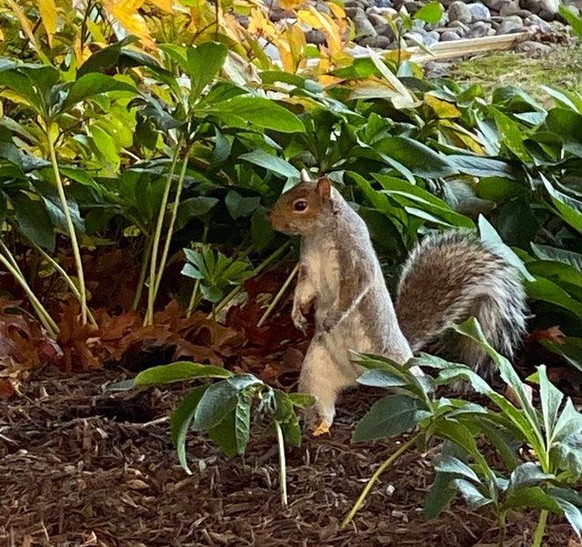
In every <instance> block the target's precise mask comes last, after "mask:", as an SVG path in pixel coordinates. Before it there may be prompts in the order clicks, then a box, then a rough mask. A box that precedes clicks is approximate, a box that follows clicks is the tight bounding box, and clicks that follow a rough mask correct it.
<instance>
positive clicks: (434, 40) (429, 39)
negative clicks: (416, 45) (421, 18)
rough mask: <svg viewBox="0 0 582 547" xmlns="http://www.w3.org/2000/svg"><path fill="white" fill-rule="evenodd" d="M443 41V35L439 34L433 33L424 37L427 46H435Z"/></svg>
mask: <svg viewBox="0 0 582 547" xmlns="http://www.w3.org/2000/svg"><path fill="white" fill-rule="evenodd" d="M440 39H441V35H440V34H439V33H438V32H435V31H431V32H429V33H428V34H427V35H426V36H425V37H424V45H425V46H428V47H430V46H434V44H438V43H439V41H440Z"/></svg>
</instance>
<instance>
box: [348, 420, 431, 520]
mask: <svg viewBox="0 0 582 547" xmlns="http://www.w3.org/2000/svg"><path fill="white" fill-rule="evenodd" d="M421 434H422V432H421V431H419V432H418V433H417V434H416V435H413V436H412V437H410V439H408V441H406V442H405V443H404V444H403V445H402V446H401V447H400V448H399V449H398V450H397V451H396V452H394V454H392V455H391V456H390V457H389V458H388V459H387V460H386V461H385V462H384V463H383V464H382V465H381V466H380V467H379V468H378V469H377V470H376V472H375V473H374V474H373V475H372V476H371V477H370V480H369V481H368V482H367V483H366V486H365V487H364V490H363V491H362V493H361V494H360V497H359V498H358V501H356V503H355V504H354V506H353V507H352V510H351V511H350V512H349V513H348V514H347V515H346V518H344V520H343V521H342V523H341V526H340V528H345V527H346V526H347V525H348V524H349V523H350V522H352V520H353V518H354V516H355V515H356V513H357V512H358V511H359V510H360V508H361V507H362V505H364V502H365V501H366V498H367V497H368V494H369V493H370V490H372V487H373V486H374V484H375V483H376V481H377V480H378V479H379V478H380V475H381V474H382V473H384V471H386V469H387V468H388V467H390V466H391V465H392V464H393V463H394V462H395V461H396V460H397V459H398V458H399V457H400V456H402V454H404V453H405V452H406V451H407V450H408V449H409V448H410V447H411V446H412V445H413V444H414V443H415V442H416V439H418V438H419V437H420V435H421Z"/></svg>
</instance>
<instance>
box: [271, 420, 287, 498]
mask: <svg viewBox="0 0 582 547" xmlns="http://www.w3.org/2000/svg"><path fill="white" fill-rule="evenodd" d="M274 423H275V431H276V432H277V445H278V447H279V491H280V493H281V505H282V506H283V508H285V507H287V505H288V504H289V501H288V499H287V462H286V461H285V441H284V440H283V430H282V429H281V424H280V423H279V422H278V421H277V420H274Z"/></svg>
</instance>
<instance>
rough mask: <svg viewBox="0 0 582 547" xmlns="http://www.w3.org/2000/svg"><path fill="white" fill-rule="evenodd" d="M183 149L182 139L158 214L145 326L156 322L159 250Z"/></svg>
mask: <svg viewBox="0 0 582 547" xmlns="http://www.w3.org/2000/svg"><path fill="white" fill-rule="evenodd" d="M181 148H182V139H180V140H179V141H178V144H177V145H176V150H175V152H174V157H173V158H172V165H171V167H170V171H169V172H168V177H167V178H166V186H165V188H164V193H163V195H162V203H161V204H160V211H159V213H158V222H157V225H156V231H155V233H154V239H153V241H152V253H151V257H150V276H149V286H148V306H147V310H146V315H145V318H144V322H143V324H144V326H148V325H151V324H152V323H153V320H154V301H155V298H156V296H155V288H156V269H157V260H158V250H159V247H160V240H161V238H162V229H163V227H164V219H165V218H166V207H167V206H168V199H169V196H170V189H171V187H172V179H173V178H174V171H175V170H176V164H177V163H178V158H179V157H180V150H181Z"/></svg>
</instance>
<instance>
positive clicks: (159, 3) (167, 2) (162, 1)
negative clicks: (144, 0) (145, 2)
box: [149, 0, 174, 13]
mask: <svg viewBox="0 0 582 547" xmlns="http://www.w3.org/2000/svg"><path fill="white" fill-rule="evenodd" d="M149 3H150V4H153V5H154V6H156V7H157V8H160V9H161V10H162V11H165V12H166V13H172V12H173V11H174V10H173V9H172V8H173V6H174V0H149Z"/></svg>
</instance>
